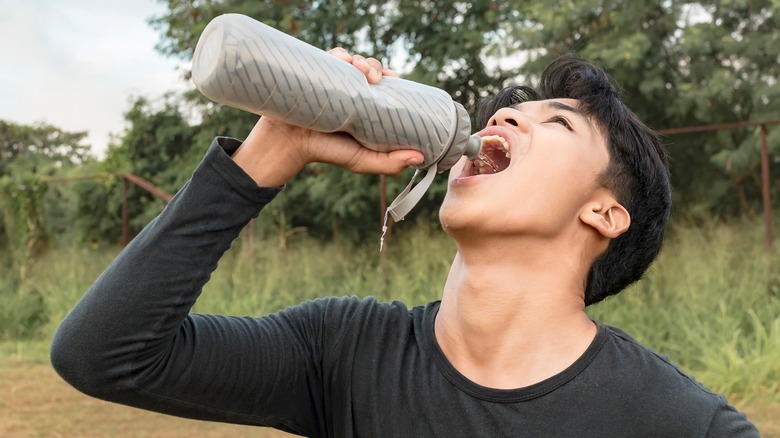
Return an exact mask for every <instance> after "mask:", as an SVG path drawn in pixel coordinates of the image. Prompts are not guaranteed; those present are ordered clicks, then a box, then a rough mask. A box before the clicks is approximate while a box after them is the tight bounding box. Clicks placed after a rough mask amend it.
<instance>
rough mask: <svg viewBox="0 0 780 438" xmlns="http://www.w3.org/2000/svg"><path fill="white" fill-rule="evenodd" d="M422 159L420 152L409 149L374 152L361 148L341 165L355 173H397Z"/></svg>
mask: <svg viewBox="0 0 780 438" xmlns="http://www.w3.org/2000/svg"><path fill="white" fill-rule="evenodd" d="M423 159H424V158H423V154H422V153H421V152H419V151H415V150H411V149H404V150H398V151H392V152H375V151H371V150H368V149H362V150H361V151H360V152H359V153H357V154H355V155H354V157H353V158H352V159H351V160H350V161H349V162H348V163H346V165H344V166H342V167H344V168H346V169H347V170H349V171H351V172H355V173H375V174H383V175H397V174H399V173H401V172H402V171H403V170H404V169H407V168H409V167H414V166H417V165H419V164H421V163H422V162H423Z"/></svg>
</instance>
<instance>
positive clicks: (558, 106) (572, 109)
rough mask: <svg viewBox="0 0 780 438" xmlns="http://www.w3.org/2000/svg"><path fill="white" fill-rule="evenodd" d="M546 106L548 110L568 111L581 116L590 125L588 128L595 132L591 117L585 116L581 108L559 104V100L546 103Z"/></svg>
mask: <svg viewBox="0 0 780 438" xmlns="http://www.w3.org/2000/svg"><path fill="white" fill-rule="evenodd" d="M545 106H546V107H548V108H551V109H555V110H559V111H568V112H570V113H573V114H575V115H577V116H579V117H580V118H582V120H584V121H585V123H587V124H588V128H590V129H591V131H592V130H593V124H591V123H590V117H588V115H587V114H585V111H583V110H581V109H580V108H578V107H576V106H571V105H567V104H565V103H563V102H559V101H557V100H552V101H549V102H546V103H545Z"/></svg>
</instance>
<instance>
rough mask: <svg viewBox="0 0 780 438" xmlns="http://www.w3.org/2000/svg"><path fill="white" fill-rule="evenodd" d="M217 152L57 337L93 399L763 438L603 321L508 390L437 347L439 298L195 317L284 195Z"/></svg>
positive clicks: (209, 415)
mask: <svg viewBox="0 0 780 438" xmlns="http://www.w3.org/2000/svg"><path fill="white" fill-rule="evenodd" d="M238 145H239V143H238V142H237V141H236V140H231V139H225V138H220V139H217V140H216V141H215V144H214V145H212V147H211V149H210V150H209V152H208V154H207V155H206V157H205V159H204V161H203V162H202V163H201V164H200V166H199V167H198V168H197V169H196V171H195V172H194V174H193V177H192V179H191V180H190V181H189V182H188V183H187V184H186V185H185V186H184V187H183V188H182V190H181V191H180V192H179V193H178V194H177V195H176V196H175V197H174V199H173V200H172V201H171V202H170V204H169V205H168V206H167V207H166V208H165V210H164V211H163V213H162V214H161V215H160V216H159V217H157V218H156V219H155V220H154V221H152V222H151V223H150V224H149V225H148V226H147V227H146V228H145V229H144V230H143V231H142V232H141V233H140V234H139V235H138V236H137V237H136V238H135V239H134V240H133V241H132V242H131V243H130V245H128V246H127V247H126V248H125V249H124V250H123V251H122V252H121V254H120V255H119V256H118V257H117V258H116V260H115V261H114V262H113V263H112V264H111V266H110V267H109V268H108V269H107V270H106V271H105V272H104V273H103V274H102V275H101V276H100V278H98V280H97V281H96V282H95V284H94V285H93V286H92V287H91V288H90V290H89V291H88V292H87V294H86V295H85V296H84V297H83V299H82V300H81V301H80V302H79V303H78V304H77V305H76V307H75V308H74V309H73V310H72V311H71V312H70V314H69V315H68V316H67V317H66V318H65V320H64V321H63V322H62V324H61V326H60V327H59V329H58V331H57V333H56V335H55V338H54V341H53V344H52V352H51V357H52V363H53V365H54V367H55V369H56V370H57V371H58V372H59V373H60V375H61V376H62V377H63V378H64V379H65V380H67V381H68V382H70V383H71V384H72V385H73V386H75V387H76V388H78V389H79V390H81V391H83V392H84V393H86V394H89V395H92V396H95V397H98V398H101V399H105V400H110V401H114V402H117V403H123V404H127V405H130V406H136V407H139V408H143V409H149V410H153V411H158V412H164V413H168V414H173V415H178V416H183V417H190V418H197V419H202V420H214V421H223V422H233V423H242V424H254V425H265V426H271V427H276V428H279V429H282V430H286V431H289V432H294V433H298V434H301V435H307V436H334V437H349V436H357V437H378V436H405V437H406V436H447V437H460V436H463V437H476V436H485V437H498V436H534V437H536V436H567V437H571V436H580V437H584V436H598V437H608V436H653V437H659V436H680V437H682V436H685V437H705V436H707V437H710V436H711V437H715V436H724V437H725V436H757V435H758V433H757V431H756V430H755V428H754V427H753V426H752V425H751V424H750V423H749V422H747V420H746V419H745V416H744V415H743V414H740V413H738V412H737V411H736V410H734V408H732V407H731V406H730V405H729V404H728V403H727V402H726V400H725V399H724V398H723V397H721V396H719V395H716V394H713V393H712V392H710V391H709V390H707V389H706V388H704V387H703V386H701V385H700V384H698V383H697V382H695V381H694V380H693V379H692V378H690V377H689V376H687V375H685V374H684V373H683V372H681V371H680V370H679V369H678V368H677V367H676V366H674V365H673V364H671V363H670V362H669V361H668V360H667V359H666V358H665V357H662V356H659V355H658V354H656V353H655V352H653V351H652V350H649V349H647V348H646V347H643V346H642V345H640V344H638V343H637V342H636V341H634V340H633V339H631V338H630V337H629V336H628V335H626V334H625V333H623V332H622V331H620V330H618V329H615V328H611V327H608V326H604V325H600V326H599V329H598V334H597V336H596V338H595V339H594V341H593V343H592V344H591V345H590V347H589V348H588V350H587V351H586V352H585V353H584V354H583V355H582V357H580V358H579V359H578V360H577V361H576V362H575V363H574V364H573V365H571V366H570V367H569V368H567V369H566V370H564V371H563V372H561V373H559V374H558V375H556V376H553V377H551V378H549V379H547V380H544V381H542V382H539V383H537V384H535V385H531V386H529V387H525V388H520V389H513V390H498V389H491V388H486V387H483V386H480V385H478V384H475V383H474V382H471V381H470V380H468V379H467V378H466V377H465V376H463V375H461V374H460V373H459V372H458V371H457V370H456V369H455V368H454V367H453V366H452V365H451V364H450V363H449V361H448V360H447V359H446V357H445V356H444V354H443V353H442V352H441V350H440V349H439V347H438V345H437V343H436V340H435V336H434V319H435V317H436V313H437V311H438V308H439V303H438V302H433V303H430V304H428V305H427V306H421V307H415V308H413V309H408V308H407V307H406V306H405V305H404V304H402V303H400V302H393V303H378V302H376V301H375V300H373V299H363V300H361V299H357V298H329V299H318V300H314V301H310V302H307V303H303V304H301V305H298V306H294V307H291V308H288V309H286V310H283V311H280V312H278V313H275V314H272V315H267V316H262V317H259V318H250V317H243V318H239V317H230V316H218V315H202V314H191V313H190V309H191V307H192V305H193V304H194V303H195V301H196V300H197V298H198V296H199V295H200V293H201V291H202V288H203V285H204V284H205V283H206V282H207V281H208V279H209V276H210V274H211V272H213V271H214V270H215V269H216V267H217V263H218V261H219V259H220V257H221V256H222V254H223V253H224V252H225V251H226V250H227V249H228V248H229V247H230V245H231V243H232V241H233V240H234V239H235V238H236V237H237V236H238V234H239V232H240V230H241V229H242V228H243V227H244V225H245V224H246V223H247V222H248V221H249V220H250V219H251V218H253V217H255V216H257V215H258V214H259V211H260V210H261V208H262V207H263V205H265V204H266V203H267V202H269V201H271V199H272V198H273V197H274V196H275V195H276V194H277V193H278V191H279V189H275V188H259V187H257V186H256V185H255V184H254V182H253V181H252V180H251V178H249V177H248V176H247V175H246V174H245V173H243V171H241V169H240V168H238V167H237V166H236V165H235V164H234V163H233V161H232V160H231V159H230V157H229V154H230V153H232V151H234V150H235V148H237V147H238Z"/></svg>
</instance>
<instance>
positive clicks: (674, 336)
mask: <svg viewBox="0 0 780 438" xmlns="http://www.w3.org/2000/svg"><path fill="white" fill-rule="evenodd" d="M777 246H780V243H777ZM385 251H386V253H385V254H384V256H385V257H386V260H385V261H384V262H380V254H379V252H378V236H377V239H376V241H370V242H366V243H365V244H363V245H359V246H353V245H347V244H344V243H339V242H333V243H323V242H318V241H315V240H313V239H311V238H309V237H307V236H305V235H304V234H300V235H296V236H295V237H294V238H292V239H291V241H290V242H288V250H286V251H281V250H280V249H279V248H278V243H277V241H276V239H274V238H269V239H259V238H257V239H255V241H254V242H253V244H252V245H250V244H249V242H248V240H247V237H246V236H243V237H242V239H241V240H240V241H239V242H237V243H236V245H234V248H233V249H232V250H231V251H229V252H228V253H227V254H226V256H225V258H224V259H223V260H222V262H221V263H220V266H219V268H218V270H217V271H216V272H215V273H214V275H213V277H212V280H211V281H210V282H209V284H208V285H207V286H206V288H205V291H204V294H203V296H202V298H201V299H200V301H199V302H198V304H197V305H196V308H195V311H198V312H211V313H225V314H234V315H262V314H265V313H269V312H272V311H275V310H277V309H280V308H283V307H286V306H289V305H293V304H296V303H299V302H301V301H304V300H307V299H310V298H314V297H318V296H331V295H358V296H366V295H373V296H376V297H377V298H378V299H380V300H386V301H387V300H393V299H400V300H402V301H404V302H406V304H407V305H409V306H412V305H416V304H422V303H425V302H427V301H429V300H433V299H437V298H438V296H439V293H440V290H441V287H442V285H443V283H444V279H445V277H446V274H447V271H448V268H449V263H450V260H451V259H452V256H453V254H454V251H455V247H454V245H453V244H452V242H450V241H449V239H448V238H447V236H445V235H444V234H443V233H442V232H441V231H439V229H438V226H434V225H429V226H425V225H417V226H411V224H401V225H397V226H396V227H395V229H394V230H393V235H392V236H391V238H390V240H389V247H388V248H386V250H385ZM116 252H117V248H109V249H100V250H91V249H86V248H78V249H76V248H72V249H60V250H52V251H50V252H49V253H47V254H45V255H44V256H42V257H40V258H39V259H38V260H36V262H35V264H34V266H33V268H32V275H31V277H30V279H29V281H28V283H27V284H26V287H27V288H28V289H29V290H35V291H37V293H38V294H40V296H41V297H43V300H44V304H45V306H44V307H43V309H44V311H45V312H46V317H47V318H46V319H45V322H44V323H43V324H42V325H40V326H39V327H37V328H36V329H35V332H34V333H33V335H32V337H31V338H30V336H29V334H28V338H30V340H20V338H19V337H14V336H13V333H15V332H14V331H13V330H12V329H10V328H9V327H5V326H1V327H0V330H2V331H0V337H2V338H3V339H4V342H2V343H0V354H2V355H3V356H11V355H16V356H23V355H30V356H32V358H33V359H36V358H37V359H38V360H44V357H45V356H44V355H45V354H46V353H45V351H46V348H45V345H46V344H47V343H48V340H49V339H50V337H51V335H52V334H53V332H54V330H55V329H56V327H57V324H58V323H59V321H61V320H62V318H63V317H64V316H65V314H66V313H67V312H68V310H69V309H70V308H71V307H72V306H73V305H74V304H75V303H76V301H77V300H78V299H79V298H80V297H81V295H82V294H83V293H84V291H85V290H86V289H87V288H88V287H89V285H90V284H91V282H92V281H93V280H94V279H95V278H96V277H97V276H98V275H99V274H100V272H101V271H102V270H103V269H104V268H105V266H106V265H107V264H108V263H109V262H110V260H111V259H112V258H113V257H114V256H115V254H116ZM777 253H778V251H777V250H776V251H775V257H777ZM770 262H771V260H770V257H769V255H768V254H767V253H766V251H765V250H764V248H763V243H762V230H761V226H760V224H757V223H752V222H744V223H738V224H731V225H719V224H706V225H704V226H700V227H692V226H680V225H677V226H675V227H674V229H673V230H672V233H671V234H670V236H669V239H668V240H667V244H666V246H665V248H664V250H663V251H662V254H661V257H660V258H659V260H658V261H657V262H656V263H655V264H654V265H653V266H652V267H651V269H650V271H649V272H648V274H647V276H646V278H645V279H643V280H642V281H640V282H639V283H637V284H636V285H634V286H632V287H631V288H630V289H629V290H627V291H625V292H623V293H621V294H620V295H619V296H617V297H613V298H610V299H607V300H606V301H605V302H603V303H600V304H598V305H596V306H594V307H593V308H591V309H589V314H590V315H591V316H592V317H593V318H594V319H596V320H598V321H600V322H603V323H605V324H609V325H614V326H617V327H620V328H622V329H623V330H625V331H626V332H628V333H629V334H630V335H632V336H634V337H635V338H636V339H637V340H639V341H640V342H642V343H644V344H646V345H648V346H650V347H651V348H653V349H655V350H657V351H659V352H660V353H662V354H666V355H669V356H670V357H671V359H672V361H673V362H675V363H677V364H678V365H680V366H681V367H682V368H683V369H684V370H685V371H688V372H690V373H692V374H693V375H695V376H696V377H697V379H698V380H700V381H701V382H702V383H704V384H705V385H706V386H708V387H710V388H712V389H714V390H715V391H716V392H720V393H724V394H726V395H728V396H729V397H730V398H732V399H737V400H740V401H741V402H743V403H749V402H750V401H751V400H753V399H754V398H756V397H761V399H762V400H766V398H767V396H768V397H769V398H770V399H771V400H777V401H778V402H780V396H779V395H778V394H779V393H780V388H778V385H780V383H778V382H780V298H779V297H780V272H779V271H778V269H777V268H774V270H772V265H771V264H770ZM2 269H7V268H0V278H5V277H7V275H5V274H7V272H3V271H2ZM10 287H11V285H10V283H9V282H7V281H6V282H3V280H2V279H0V295H3V296H5V297H13V296H19V295H20V294H18V293H17V292H15V291H9V290H8V288H10ZM3 288H4V289H5V290H3ZM14 294H16V295H14ZM9 299H10V298H9ZM8 321H12V320H11V319H9V320H8ZM6 325H8V323H6ZM41 345H43V346H41ZM39 356H42V357H39Z"/></svg>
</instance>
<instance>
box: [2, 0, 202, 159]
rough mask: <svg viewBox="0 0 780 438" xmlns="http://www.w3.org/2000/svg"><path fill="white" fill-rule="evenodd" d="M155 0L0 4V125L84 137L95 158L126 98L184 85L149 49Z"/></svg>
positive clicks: (177, 68)
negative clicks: (49, 128)
mask: <svg viewBox="0 0 780 438" xmlns="http://www.w3.org/2000/svg"><path fill="white" fill-rule="evenodd" d="M164 10H165V5H164V4H160V3H158V2H157V1H155V0H0V11H2V12H1V13H0V119H3V120H7V121H11V122H15V123H21V124H33V123H35V122H46V123H49V124H52V125H54V126H56V127H59V128H62V129H64V130H66V131H87V132H88V133H89V136H88V137H87V140H86V142H87V143H88V144H90V145H92V147H93V150H94V151H95V153H96V154H97V155H102V153H103V152H104V151H105V148H106V146H107V145H108V142H109V135H110V134H121V132H122V130H123V129H124V119H123V113H124V112H125V111H127V110H128V109H129V107H130V101H131V98H132V97H133V96H139V95H142V96H147V97H150V98H155V97H157V96H160V95H161V94H163V93H164V92H166V91H173V90H181V89H184V88H186V87H188V84H187V83H186V82H185V81H184V80H183V79H182V73H181V67H182V66H185V65H186V63H185V62H184V61H180V60H178V59H176V60H174V59H169V58H164V57H163V56H162V55H160V54H159V53H157V52H156V51H155V49H154V46H155V44H157V42H158V41H159V37H158V33H157V32H156V31H155V30H153V29H152V27H151V26H150V25H149V24H147V21H148V18H149V17H151V16H157V15H160V14H161V13H162V12H163V11H164Z"/></svg>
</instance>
